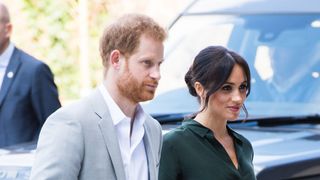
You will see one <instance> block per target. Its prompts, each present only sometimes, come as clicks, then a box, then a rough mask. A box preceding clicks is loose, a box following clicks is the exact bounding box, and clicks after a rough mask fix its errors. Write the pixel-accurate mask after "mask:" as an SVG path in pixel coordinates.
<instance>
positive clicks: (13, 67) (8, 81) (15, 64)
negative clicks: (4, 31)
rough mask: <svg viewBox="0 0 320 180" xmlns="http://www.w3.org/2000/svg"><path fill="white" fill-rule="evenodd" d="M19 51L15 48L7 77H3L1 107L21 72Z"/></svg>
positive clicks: (0, 94)
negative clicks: (18, 73)
mask: <svg viewBox="0 0 320 180" xmlns="http://www.w3.org/2000/svg"><path fill="white" fill-rule="evenodd" d="M19 54H20V53H19V50H18V49H17V48H14V50H13V54H12V57H11V59H10V61H9V64H8V67H7V69H6V72H5V75H4V77H3V82H2V86H1V89H0V107H1V105H2V103H3V101H4V99H5V97H6V95H7V93H8V91H9V89H10V87H11V85H12V82H13V80H14V79H15V76H16V74H17V72H18V70H19V67H20V65H21V61H20V59H19Z"/></svg>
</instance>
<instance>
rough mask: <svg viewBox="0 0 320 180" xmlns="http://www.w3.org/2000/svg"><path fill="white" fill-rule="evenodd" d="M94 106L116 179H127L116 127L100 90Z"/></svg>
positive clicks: (97, 92) (95, 96)
mask: <svg viewBox="0 0 320 180" xmlns="http://www.w3.org/2000/svg"><path fill="white" fill-rule="evenodd" d="M92 104H93V106H94V107H93V108H94V110H95V113H96V114H97V115H98V116H99V117H100V120H99V123H98V124H99V127H100V131H101V134H102V135H103V139H104V143H105V145H106V148H107V149H108V152H109V154H110V158H111V161H112V164H113V168H114V171H115V174H116V177H117V179H119V180H122V179H126V176H125V171H124V167H123V161H122V157H121V151H120V147H119V143H118V138H117V136H116V132H115V129H114V125H113V122H112V120H111V116H110V113H109V110H108V107H107V105H106V103H105V102H104V99H103V96H102V95H101V93H100V91H99V90H98V89H96V90H95V91H94V93H93V97H92Z"/></svg>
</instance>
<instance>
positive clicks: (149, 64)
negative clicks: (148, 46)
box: [142, 61, 152, 66]
mask: <svg viewBox="0 0 320 180" xmlns="http://www.w3.org/2000/svg"><path fill="white" fill-rule="evenodd" d="M142 63H143V64H144V65H146V66H152V62H151V61H142Z"/></svg>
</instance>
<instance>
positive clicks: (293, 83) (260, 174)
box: [146, 0, 320, 180]
mask: <svg viewBox="0 0 320 180" xmlns="http://www.w3.org/2000/svg"><path fill="white" fill-rule="evenodd" d="M319 3H320V2H319V1H318V0H309V1H301V0H251V1H248V0H246V1H244V0H243V1H241V0H197V1H194V2H192V3H191V5H190V6H189V7H187V9H186V10H185V11H184V12H182V13H181V14H180V15H179V16H178V17H177V19H176V20H175V21H174V22H173V24H172V25H171V26H170V31H169V32H170V33H169V35H170V36H169V40H168V42H167V46H166V48H167V49H166V57H165V58H166V60H165V62H164V63H163V65H162V79H161V82H160V87H159V90H160V93H159V95H158V96H157V97H156V99H155V100H154V101H152V102H150V103H149V104H146V108H147V110H148V111H149V112H151V113H152V114H153V116H154V117H156V118H157V119H158V120H159V121H160V122H161V123H162V126H163V128H164V129H165V130H170V129H171V128H174V127H176V126H177V125H179V124H180V122H181V120H182V119H183V117H184V116H185V115H188V114H190V113H193V112H196V111H197V110H198V103H197V100H196V99H194V98H193V97H191V95H189V93H188V90H187V88H186V85H185V83H184V75H185V73H186V72H187V69H188V67H189V66H190V64H191V62H192V61H193V58H194V57H195V55H196V54H197V53H198V52H199V51H200V50H201V49H203V48H204V47H206V46H209V45H222V46H226V47H228V48H229V49H232V50H233V51H235V52H238V53H239V54H241V55H242V56H243V57H245V59H246V60H247V61H248V63H249V65H250V69H251V72H252V79H251V81H252V91H251V94H250V96H249V98H248V100H247V101H246V106H247V109H248V111H249V118H248V119H247V120H246V121H243V118H244V116H243V115H241V116H240V119H239V121H236V122H230V126H231V127H233V128H234V129H235V130H236V131H237V132H239V133H241V134H242V135H244V136H245V137H247V138H248V139H249V140H250V141H251V143H252V145H253V148H254V152H255V157H254V168H255V173H256V175H257V178H258V179H259V180H262V179H273V180H275V179H320V116H319V115H320V5H319ZM161 85H162V86H161Z"/></svg>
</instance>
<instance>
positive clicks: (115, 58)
mask: <svg viewBox="0 0 320 180" xmlns="http://www.w3.org/2000/svg"><path fill="white" fill-rule="evenodd" d="M120 56H121V53H120V51H119V50H117V49H115V50H113V51H111V53H110V56H109V61H110V66H111V67H113V68H115V69H119V68H120Z"/></svg>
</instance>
